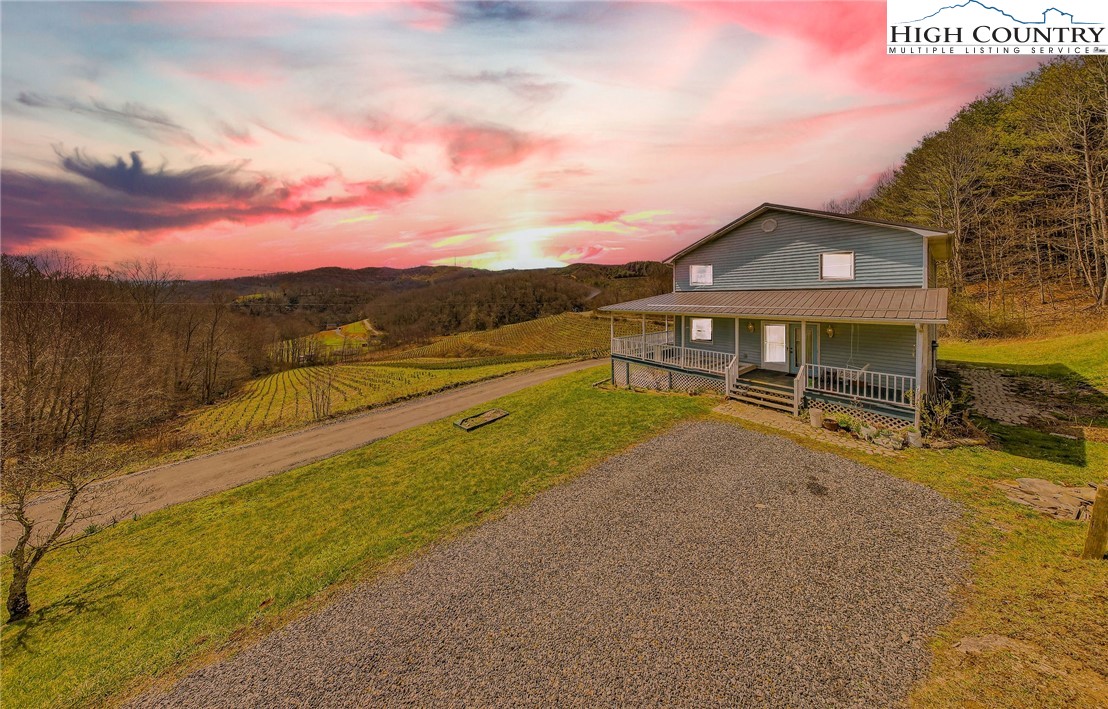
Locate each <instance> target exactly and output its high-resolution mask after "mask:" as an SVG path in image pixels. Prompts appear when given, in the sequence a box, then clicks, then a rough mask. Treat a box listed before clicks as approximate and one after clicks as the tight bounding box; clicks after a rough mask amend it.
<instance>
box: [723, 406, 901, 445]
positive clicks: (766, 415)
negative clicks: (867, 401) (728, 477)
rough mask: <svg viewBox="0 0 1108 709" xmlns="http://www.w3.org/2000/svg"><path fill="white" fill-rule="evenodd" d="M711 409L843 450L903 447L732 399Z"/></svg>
mask: <svg viewBox="0 0 1108 709" xmlns="http://www.w3.org/2000/svg"><path fill="white" fill-rule="evenodd" d="M712 410H713V411H715V412H716V413H719V414H725V415H727V416H734V417H735V418H739V419H742V420H744V421H749V422H751V423H756V424H759V425H762V426H768V427H770V428H775V429H777V430H779V431H786V432H788V433H792V434H796V435H800V436H804V437H805V438H811V439H813V440H817V441H823V442H825V443H832V444H834V445H837V446H842V447H843V448H853V449H855V450H861V451H865V452H866V453H870V454H873V455H889V456H891V455H896V452H895V451H896V450H900V449H901V448H903V447H904V446H903V445H902V444H901V443H900V441H899V439H894V438H893V437H891V436H884V435H878V436H875V437H874V439H873V440H872V441H864V440H859V439H855V438H852V437H850V436H847V435H844V434H842V433H839V432H837V431H836V432H831V431H827V430H825V429H824V428H823V426H822V418H821V419H820V422H819V423H820V426H819V428H812V427H811V426H807V425H805V424H804V422H803V421H801V420H800V419H798V418H796V417H795V416H790V415H789V414H786V413H784V412H781V411H772V410H770V409H766V408H763V407H761V406H751V405H750V404H744V403H742V402H741V401H735V400H733V399H731V400H728V401H725V402H723V403H722V404H720V405H719V406H717V407H715V408H714V409H712ZM893 445H897V446H899V447H898V448H896V449H894V448H892V446H893Z"/></svg>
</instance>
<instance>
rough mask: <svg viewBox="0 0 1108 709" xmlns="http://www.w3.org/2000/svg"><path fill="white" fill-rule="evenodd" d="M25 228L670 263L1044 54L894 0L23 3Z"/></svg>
mask: <svg viewBox="0 0 1108 709" xmlns="http://www.w3.org/2000/svg"><path fill="white" fill-rule="evenodd" d="M2 13H3V37H2V40H3V50H2V51H3V54H2V60H3V63H2V101H3V155H2V159H3V176H2V180H3V181H2V197H3V199H2V205H0V207H2V238H3V248H4V250H5V251H6V252H13V253H14V252H28V251H36V250H41V249H50V248H59V249H64V250H67V251H70V252H72V253H74V254H76V255H78V256H80V257H82V258H85V259H88V260H89V261H91V262H98V263H111V262H113V261H116V260H123V259H130V258H134V257H151V256H152V257H156V258H157V259H158V260H159V261H161V262H163V263H167V264H172V265H173V268H174V269H175V270H176V271H178V272H179V273H181V274H182V275H184V276H186V277H192V278H201V277H227V276H234V275H244V274H246V273H250V272H262V271H276V270H300V269H306V268H313V267H316V266H343V267H348V268H360V267H363V266H371V265H387V266H396V267H405V266H413V265H418V264H454V263H457V264H459V265H472V266H479V267H485V268H508V267H514V268H528V267H539V266H552V265H559V264H565V263H571V262H576V261H591V262H600V263H622V262H626V261H632V260H639V259H658V258H663V257H665V256H667V255H669V254H670V253H672V252H674V251H676V250H677V249H678V248H679V247H681V246H683V245H685V244H687V243H689V242H691V241H692V240H694V239H696V238H698V237H700V236H702V235H704V234H705V233H707V232H709V231H711V230H712V229H713V228H715V227H717V226H719V225H720V224H722V223H724V222H726V221H729V220H731V219H733V218H734V217H736V216H738V215H739V214H741V213H742V212H744V211H746V210H748V209H750V208H751V207H753V206H755V205H757V204H759V203H761V202H765V201H771V202H783V203H787V204H795V205H798V206H807V207H817V208H818V207H820V206H821V205H822V204H823V203H825V202H826V201H827V200H828V199H831V198H836V197H844V196H848V195H851V194H853V193H856V192H857V191H859V190H864V189H866V188H867V186H868V185H870V184H872V181H873V180H874V179H875V177H876V176H877V175H878V174H879V173H880V172H881V171H883V170H885V169H886V168H888V167H891V166H894V165H895V164H896V163H897V161H898V160H899V159H900V157H901V156H902V155H903V154H904V152H905V151H907V150H909V149H910V148H911V147H912V146H913V145H914V144H915V143H916V142H917V141H918V140H919V138H920V137H922V136H923V135H924V134H925V133H927V132H929V131H933V130H937V129H940V128H942V127H943V126H944V124H945V123H946V122H947V121H948V120H949V119H950V117H951V116H952V115H953V113H954V112H955V111H956V110H957V109H958V107H959V106H961V105H962V104H963V103H965V102H966V101H969V100H971V99H973V98H974V97H975V96H977V95H979V94H981V93H982V92H984V91H986V90H988V89H989V88H992V87H997V86H1002V85H1005V84H1007V83H1009V82H1011V81H1013V80H1015V79H1017V78H1019V77H1020V76H1021V75H1022V74H1024V73H1025V72H1027V71H1028V70H1030V69H1032V68H1033V67H1034V60H1032V59H1030V58H1028V57H1024V58H1020V57H996V56H984V57H982V56H969V57H918V56H907V57H887V56H885V52H884V46H885V45H884V42H885V28H884V22H885V3H884V2H749V3H747V2H743V3H718V4H693V3H662V2H657V3H638V4H600V3H577V2H574V3H558V4H543V3H531V2H526V3H518V4H513V3H489V4H451V3H445V2H413V3H386V4H351V3H339V4H333V5H325V6H321V5H317V4H308V3H305V4H285V5H271V4H194V3H182V2H178V3H172V4H156V3H127V4H113V3H98V2H97V3H25V4H23V3H8V2H5V3H4V5H3V8H2Z"/></svg>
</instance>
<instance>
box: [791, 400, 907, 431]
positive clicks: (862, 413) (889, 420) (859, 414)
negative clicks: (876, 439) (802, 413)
mask: <svg viewBox="0 0 1108 709" xmlns="http://www.w3.org/2000/svg"><path fill="white" fill-rule="evenodd" d="M805 406H807V407H808V408H810V409H823V415H824V416H832V417H833V416H834V415H835V414H845V415H847V416H850V417H851V418H854V419H858V420H859V421H865V422H867V423H871V424H873V425H875V426H876V427H878V428H887V429H889V430H890V431H899V430H900V429H902V428H908V427H909V426H911V425H912V422H911V421H905V420H904V419H902V418H897V417H896V416H886V415H885V414H879V413H876V412H873V411H867V410H865V409H863V408H862V407H860V406H851V405H850V404H840V403H838V402H834V401H822V400H820V401H817V400H814V399H807V400H806V401H805Z"/></svg>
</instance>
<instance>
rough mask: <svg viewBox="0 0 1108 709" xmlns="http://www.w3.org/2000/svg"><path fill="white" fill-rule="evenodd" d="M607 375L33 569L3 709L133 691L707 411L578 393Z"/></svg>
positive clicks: (307, 470)
mask: <svg viewBox="0 0 1108 709" xmlns="http://www.w3.org/2000/svg"><path fill="white" fill-rule="evenodd" d="M605 374H607V369H606V368H596V369H588V370H584V371H582V372H579V373H575V374H572V375H569V376H566V377H563V378H559V379H557V380H555V381H552V382H549V383H546V384H543V385H540V386H537V387H533V388H531V389H528V390H525V391H523V392H520V393H517V394H514V395H511V396H507V397H503V398H501V399H498V400H497V401H495V402H491V403H490V404H487V405H484V406H481V407H479V408H477V409H473V410H472V411H471V412H469V413H477V412H478V411H480V410H484V409H487V408H490V407H492V406H499V407H501V408H504V409H506V410H508V411H510V412H511V415H510V416H508V417H506V418H504V419H502V420H500V421H498V422H496V423H494V424H492V425H490V426H486V427H484V428H480V429H477V430H475V431H472V432H468V433H466V432H463V431H461V430H460V429H458V428H456V427H454V426H453V425H452V424H451V423H450V421H442V422H438V423H434V424H429V425H426V426H421V427H419V428H415V429H412V430H410V431H406V432H404V433H400V434H397V435H395V436H392V437H390V438H387V439H385V440H382V441H379V442H376V443H374V444H372V445H370V446H367V447H365V448H362V449H360V450H358V451H354V452H352V453H348V454H344V455H341V456H338V457H335V458H332V459H330V460H327V461H324V462H320V463H316V464H314V465H310V466H307V467H304V468H300V469H298V470H295V471H291V472H288V473H284V474H282V475H277V476H274V477H272V478H267V479H265V480H261V481H258V482H256V483H253V484H250V485H246V486H243V487H240V488H236V489H234V490H230V491H227V492H224V493H221V494H218V495H214V496H212V497H208V498H204V499H202V500H198V501H196V502H191V503H186V504H182V505H177V506H174V507H170V508H167V509H165V510H161V511H159V512H156V513H153V514H150V515H147V516H145V517H142V518H140V519H139V520H137V521H130V520H129V521H125V522H122V523H120V524H119V525H117V526H115V527H112V528H110V529H108V530H106V531H103V532H100V533H98V534H96V535H94V536H92V537H89V538H87V539H86V540H85V541H83V542H81V543H80V544H79V545H77V546H75V547H72V548H69V549H66V550H62V551H60V552H58V553H57V554H56V555H53V556H50V557H47V558H46V560H45V561H44V562H43V563H42V566H41V567H40V568H39V570H38V571H37V572H36V575H35V577H34V578H33V580H32V583H31V588H30V593H31V599H32V603H33V604H34V607H35V609H36V612H35V613H34V614H33V615H32V616H31V618H29V619H28V620H26V621H24V622H20V623H16V624H9V625H7V626H6V627H5V628H4V631H3V658H4V662H3V668H2V676H3V693H4V700H5V701H4V703H5V706H13V707H15V706H74V705H83V704H90V703H98V702H101V701H104V700H105V699H106V698H109V697H112V696H117V695H118V694H119V693H121V692H123V693H125V692H127V691H129V690H134V689H135V688H136V687H138V686H141V685H142V684H143V683H144V682H146V681H148V678H150V677H153V676H158V675H164V673H166V672H172V671H174V670H177V669H180V667H181V666H182V665H183V664H187V663H189V662H190V661H193V660H196V659H197V658H199V657H201V656H203V655H205V654H210V653H211V652H213V651H217V650H218V649H220V648H221V647H224V646H225V645H226V644H227V643H228V641H229V640H230V641H234V640H235V639H236V638H240V637H243V636H250V635H252V634H255V633H258V632H261V631H263V630H265V629H268V628H271V627H273V626H274V625H277V624H279V623H280V622H281V621H282V620H284V619H287V618H288V617H289V614H290V613H292V612H294V611H295V610H296V609H297V608H304V607H305V605H306V603H307V602H308V601H309V599H312V598H313V597H318V596H319V594H320V593H321V592H323V591H324V590H325V589H327V588H328V587H330V586H332V585H333V584H336V583H340V582H343V581H347V580H349V579H353V578H359V577H365V576H367V575H370V574H372V573H373V572H374V571H375V570H378V569H380V568H381V567H382V566H383V565H385V564H387V563H388V562H390V561H393V560H397V559H401V558H404V557H405V556H408V555H410V554H411V553H412V552H414V551H416V550H418V549H420V548H422V547H424V546H426V545H427V544H429V543H431V542H434V541H435V540H438V539H442V538H443V537H445V536H448V535H450V534H451V533H454V532H456V531H457V530H459V529H462V528H465V527H467V526H469V525H472V524H474V523H476V522H478V521H480V520H481V519H483V518H485V517H487V516H489V515H490V514H493V513H495V512H496V511H497V510H499V509H501V508H504V507H506V506H508V505H510V504H512V503H514V502H516V501H520V500H525V499H527V498H528V497H529V496H530V495H532V494H534V493H535V492H537V491H539V490H541V489H543V488H546V487H548V486H550V485H552V484H555V483H556V482H558V481H560V480H564V479H565V478H566V477H567V476H570V475H573V474H575V473H577V472H579V471H582V470H584V469H586V468H587V467H589V466H590V465H592V464H594V463H596V462H598V461H600V460H602V459H603V458H605V457H607V456H609V455H611V454H613V453H616V452H618V451H620V450H622V449H624V448H626V447H627V446H628V445H630V444H632V443H634V442H636V441H639V440H642V439H643V438H645V437H648V436H650V435H651V434H655V433H658V432H660V431H662V430H664V429H665V428H666V427H668V426H670V425H671V424H673V423H674V422H676V421H678V420H681V419H684V418H688V417H691V416H697V415H700V414H703V413H704V412H705V411H706V410H707V408H708V406H709V405H710V404H711V403H712V402H713V400H712V399H708V398H699V397H688V396H676V395H674V396H666V395H657V396H655V395H643V394H636V393H631V392H625V391H603V390H599V389H596V388H594V387H592V386H590V384H591V383H592V382H594V381H596V380H597V379H599V378H600V377H601V376H603V375H605ZM9 575H10V573H9V572H8V570H7V569H5V574H4V578H5V580H6V579H7V578H9Z"/></svg>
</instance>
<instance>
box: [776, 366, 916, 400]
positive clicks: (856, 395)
mask: <svg viewBox="0 0 1108 709" xmlns="http://www.w3.org/2000/svg"><path fill="white" fill-rule="evenodd" d="M804 373H805V374H806V376H805V378H804V379H805V380H804V382H803V384H802V385H798V387H797V388H798V389H800V386H803V389H806V390H808V391H815V392H822V393H825V394H832V395H834V396H841V397H846V398H849V399H858V400H861V401H875V402H878V403H882V404H889V405H890V406H898V407H901V408H906V409H911V408H913V406H914V405H913V403H912V402H913V400H914V396H915V391H916V378H915V377H910V376H907V375H904V374H889V373H887V372H871V371H870V370H868V369H851V368H849V367H831V366H829V365H825V364H808V365H805V369H804Z"/></svg>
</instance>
